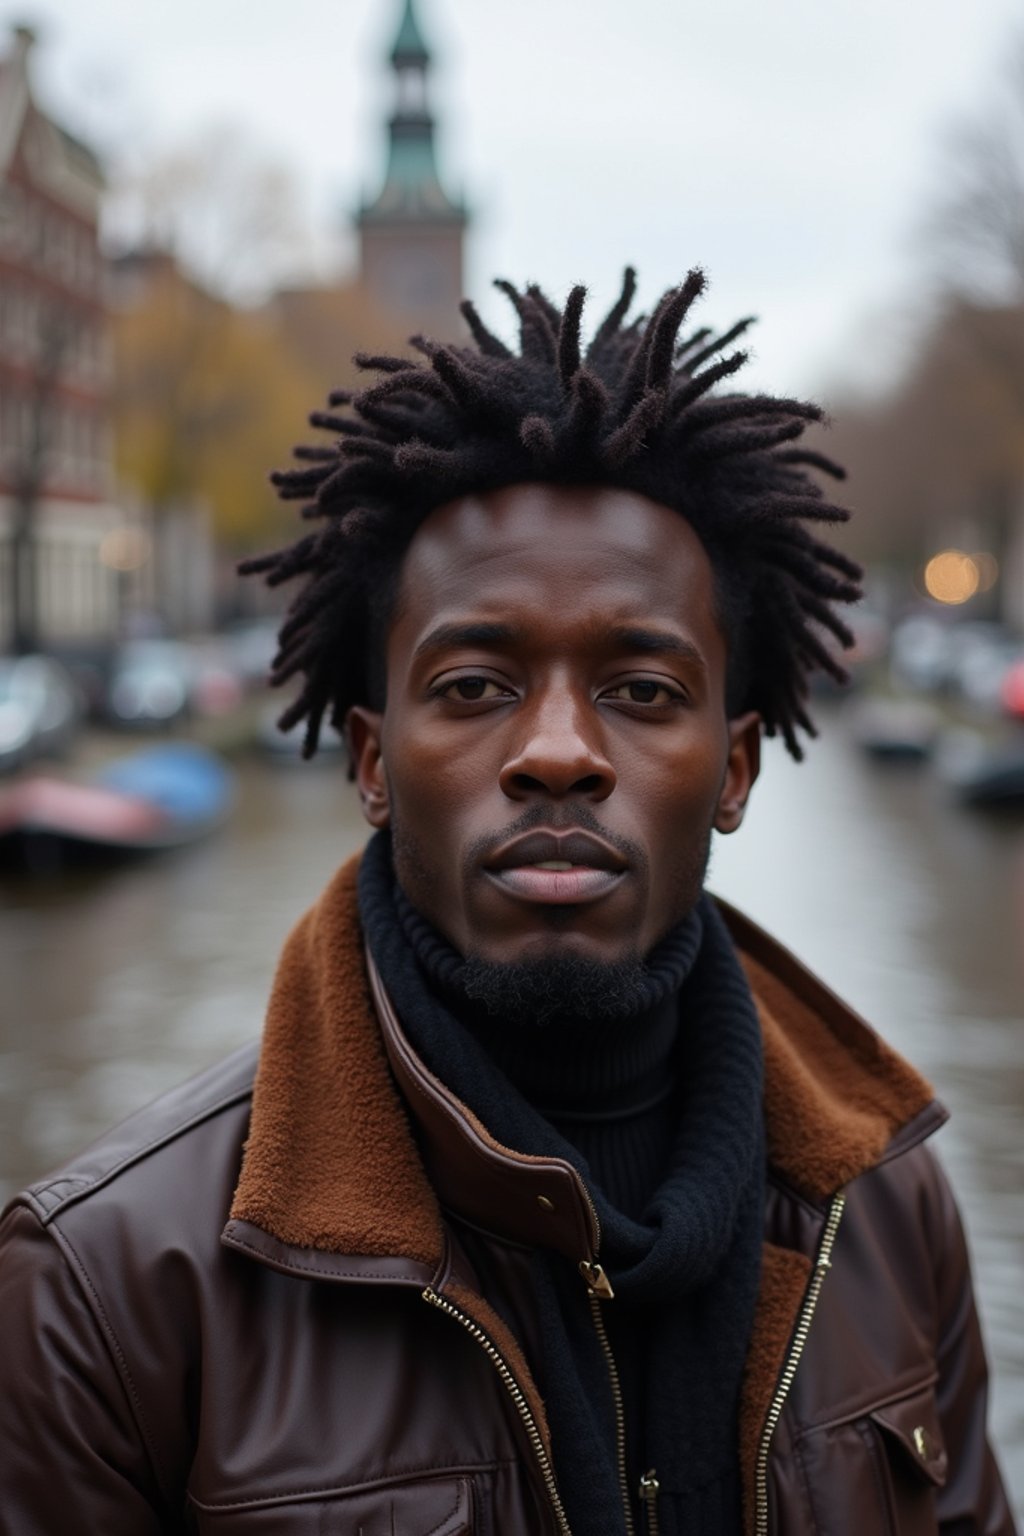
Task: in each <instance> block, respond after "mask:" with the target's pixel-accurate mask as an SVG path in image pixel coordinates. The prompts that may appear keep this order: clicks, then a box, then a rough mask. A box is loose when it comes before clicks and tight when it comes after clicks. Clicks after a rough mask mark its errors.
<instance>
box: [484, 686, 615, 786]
mask: <svg viewBox="0 0 1024 1536" xmlns="http://www.w3.org/2000/svg"><path fill="white" fill-rule="evenodd" d="M517 723H518V724H520V726H521V728H522V735H521V736H520V737H519V743H518V746H517V747H516V748H515V750H514V751H513V753H512V755H511V756H510V757H509V758H508V760H507V761H506V763H505V766H504V767H503V768H502V770H501V774H500V776H499V782H500V785H501V789H502V791H503V792H504V794H506V795H507V796H508V798H509V799H510V800H524V799H528V798H529V797H530V796H531V795H536V794H545V795H553V796H557V797H562V796H566V795H586V796H587V797H588V798H589V799H592V800H606V799H607V798H608V796H609V795H610V794H611V792H612V790H613V789H614V788H615V770H614V768H613V767H612V765H611V763H610V762H609V761H608V758H607V756H606V755H605V751H604V746H603V743H602V739H601V737H602V732H601V729H600V722H599V721H598V720H597V718H596V716H595V714H594V712H593V709H592V708H591V707H589V706H588V704H587V703H586V702H584V701H583V700H580V699H578V698H577V697H576V696H575V695H574V693H573V692H572V691H571V690H570V689H568V688H551V689H548V690H547V691H546V692H545V693H544V694H543V695H542V696H541V697H539V698H538V699H537V701H536V703H535V704H534V705H533V707H532V708H531V707H529V706H527V708H526V709H525V710H522V711H520V712H519V713H518V721H517Z"/></svg>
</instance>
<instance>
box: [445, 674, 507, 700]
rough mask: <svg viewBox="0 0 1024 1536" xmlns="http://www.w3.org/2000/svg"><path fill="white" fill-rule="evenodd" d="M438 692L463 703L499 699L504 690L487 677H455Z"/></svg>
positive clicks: (503, 695) (502, 695) (503, 694)
mask: <svg viewBox="0 0 1024 1536" xmlns="http://www.w3.org/2000/svg"><path fill="white" fill-rule="evenodd" d="M439 692H440V693H441V694H442V695H443V696H444V697H445V698H449V699H461V701H462V702H463V703H464V704H478V703H479V702H480V701H481V699H501V698H504V697H505V690H504V689H503V688H499V687H498V684H497V683H494V682H492V681H491V679H490V678H489V677H457V678H455V679H454V681H452V682H450V683H445V684H444V686H443V687H442V688H441V689H440V690H439Z"/></svg>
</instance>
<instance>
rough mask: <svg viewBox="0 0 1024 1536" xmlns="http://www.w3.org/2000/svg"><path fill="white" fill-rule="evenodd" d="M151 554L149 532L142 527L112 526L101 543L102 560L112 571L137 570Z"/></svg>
mask: <svg viewBox="0 0 1024 1536" xmlns="http://www.w3.org/2000/svg"><path fill="white" fill-rule="evenodd" d="M149 555H150V541H149V534H148V533H145V532H144V531H143V530H142V529H141V528H111V530H110V532H109V533H107V534H104V536H103V540H102V542H101V544H100V560H101V562H102V564H103V565H105V566H107V567H108V568H109V569H110V570H112V571H137V570H139V568H140V567H141V566H143V565H145V563H146V561H147V560H148V559H149Z"/></svg>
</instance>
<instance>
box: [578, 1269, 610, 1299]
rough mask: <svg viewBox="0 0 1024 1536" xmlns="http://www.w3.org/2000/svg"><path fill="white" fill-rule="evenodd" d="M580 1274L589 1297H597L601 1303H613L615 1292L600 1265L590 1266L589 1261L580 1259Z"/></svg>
mask: <svg viewBox="0 0 1024 1536" xmlns="http://www.w3.org/2000/svg"><path fill="white" fill-rule="evenodd" d="M580 1274H581V1275H582V1276H583V1280H584V1283H585V1284H586V1287H587V1290H588V1291H589V1292H590V1294H591V1296H598V1297H600V1299H601V1300H602V1301H613V1300H614V1298H615V1292H614V1291H613V1290H612V1283H611V1281H610V1280H609V1279H608V1276H607V1275H606V1274H605V1272H604V1270H603V1269H602V1268H601V1266H600V1264H597V1263H594V1264H591V1262H590V1260H589V1259H580Z"/></svg>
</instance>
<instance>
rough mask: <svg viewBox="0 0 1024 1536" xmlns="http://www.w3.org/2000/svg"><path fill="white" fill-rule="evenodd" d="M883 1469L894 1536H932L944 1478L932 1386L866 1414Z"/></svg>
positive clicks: (943, 1450) (943, 1453)
mask: <svg viewBox="0 0 1024 1536" xmlns="http://www.w3.org/2000/svg"><path fill="white" fill-rule="evenodd" d="M871 1423H872V1425H873V1426H874V1430H875V1432H876V1434H877V1435H878V1438H879V1440H880V1442H881V1445H882V1448H883V1452H884V1456H885V1465H886V1469H887V1473H888V1487H889V1494H890V1520H891V1522H892V1526H891V1528H892V1530H893V1531H895V1532H897V1533H898V1536H932V1533H933V1532H935V1531H936V1530H937V1529H938V1519H937V1515H936V1511H935V1494H936V1490H937V1489H939V1488H942V1487H943V1486H944V1484H945V1481H946V1468H947V1457H946V1447H945V1445H944V1443H943V1439H942V1426H941V1424H940V1423H939V1416H938V1411H937V1409H936V1406H935V1393H934V1391H933V1388H932V1387H931V1385H929V1386H928V1387H926V1388H925V1389H924V1391H921V1392H915V1393H913V1394H911V1395H910V1396H908V1397H901V1398H900V1399H899V1400H898V1401H897V1402H894V1403H884V1404H883V1405H882V1406H881V1407H880V1408H876V1409H875V1410H874V1412H873V1413H872V1414H871Z"/></svg>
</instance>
